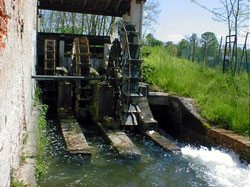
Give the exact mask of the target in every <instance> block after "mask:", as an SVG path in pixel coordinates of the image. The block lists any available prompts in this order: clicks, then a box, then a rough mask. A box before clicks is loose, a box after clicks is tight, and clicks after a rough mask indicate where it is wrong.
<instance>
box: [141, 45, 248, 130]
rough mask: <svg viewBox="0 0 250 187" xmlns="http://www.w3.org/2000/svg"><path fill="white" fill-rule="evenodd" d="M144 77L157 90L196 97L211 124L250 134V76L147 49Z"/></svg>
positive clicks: (143, 70)
mask: <svg viewBox="0 0 250 187" xmlns="http://www.w3.org/2000/svg"><path fill="white" fill-rule="evenodd" d="M146 51H151V54H150V55H149V56H145V55H144V63H143V65H142V74H143V76H144V78H145V79H146V81H147V82H148V83H149V84H150V85H151V87H153V88H159V89H161V90H163V91H164V92H168V93H170V94H172V95H173V94H176V95H180V96H187V97H191V98H194V99H195V100H196V103H197V105H198V107H199V108H200V109H201V114H202V116H203V117H205V118H206V119H207V120H209V121H210V123H211V124H213V125H217V126H219V127H222V128H226V129H230V130H233V131H235V132H237V133H239V134H241V135H248V134H249V107H248V106H249V98H248V89H249V87H248V77H247V74H246V73H242V74H240V75H236V76H235V77H232V75H231V73H226V74H223V73H222V72H221V71H220V70H219V69H218V68H217V69H212V68H208V67H206V66H205V65H202V64H198V63H195V62H190V61H188V60H185V59H180V58H177V57H174V56H172V55H171V54H168V53H167V51H166V50H165V49H164V48H161V47H154V48H151V47H144V48H143V54H146Z"/></svg>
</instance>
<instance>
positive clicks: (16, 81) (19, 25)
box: [0, 0, 37, 187]
mask: <svg viewBox="0 0 250 187" xmlns="http://www.w3.org/2000/svg"><path fill="white" fill-rule="evenodd" d="M36 3H37V1H36V0H0V186H1V187H2V186H3V187H4V186H9V184H10V171H11V168H14V169H15V168H17V167H18V166H19V156H20V155H19V154H20V153H19V152H20V148H21V146H22V135H23V131H24V130H25V128H26V123H27V121H29V118H30V114H31V110H32V104H33V103H32V101H33V93H34V82H33V81H32V80H31V74H33V73H34V71H35V69H34V66H35V62H36V13H37V10H36Z"/></svg>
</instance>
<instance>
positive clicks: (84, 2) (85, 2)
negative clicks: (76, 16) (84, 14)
mask: <svg viewBox="0 0 250 187" xmlns="http://www.w3.org/2000/svg"><path fill="white" fill-rule="evenodd" d="M87 2H88V0H83V6H82V8H83V9H85V7H86V5H87Z"/></svg>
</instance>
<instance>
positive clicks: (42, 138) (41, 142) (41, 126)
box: [35, 88, 48, 180]
mask: <svg viewBox="0 0 250 187" xmlns="http://www.w3.org/2000/svg"><path fill="white" fill-rule="evenodd" d="M35 95H36V97H35V104H36V105H37V106H38V107H39V108H40V115H39V118H38V133H37V156H36V165H35V168H36V180H39V179H40V178H41V177H42V176H43V175H44V174H46V173H47V172H48V168H47V166H46V164H45V161H44V159H43V158H44V153H45V145H46V143H47V138H46V133H44V131H45V129H46V125H47V120H46V113H47V110H48V106H47V105H41V104H39V96H40V95H41V89H40V88H37V90H36V94H35Z"/></svg>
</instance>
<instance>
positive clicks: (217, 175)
mask: <svg viewBox="0 0 250 187" xmlns="http://www.w3.org/2000/svg"><path fill="white" fill-rule="evenodd" d="M181 152H182V155H183V156H184V157H185V158H186V159H188V161H189V167H191V168H192V169H193V170H194V171H196V174H197V175H199V176H198V177H199V178H201V179H205V180H206V181H207V182H208V184H209V186H220V187H235V186H237V187H250V165H248V164H246V163H241V162H240V160H239V158H238V156H237V155H235V154H234V153H232V152H226V151H224V150H219V149H215V148H212V149H211V150H209V149H208V148H205V147H201V148H199V149H197V148H192V147H191V146H186V147H184V148H182V149H181Z"/></svg>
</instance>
